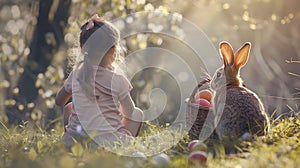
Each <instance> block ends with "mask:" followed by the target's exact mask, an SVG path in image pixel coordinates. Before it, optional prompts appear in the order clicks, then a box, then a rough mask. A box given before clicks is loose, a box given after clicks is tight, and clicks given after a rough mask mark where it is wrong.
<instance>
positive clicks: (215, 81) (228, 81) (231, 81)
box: [210, 42, 251, 90]
mask: <svg viewBox="0 0 300 168" xmlns="http://www.w3.org/2000/svg"><path fill="white" fill-rule="evenodd" d="M250 48H251V44H250V43H249V42H247V43H245V44H244V45H243V46H242V47H241V48H240V49H238V51H237V52H236V53H235V54H233V50H232V47H231V45H230V44H229V43H228V42H221V43H220V49H219V50H220V55H221V56H222V58H223V61H224V65H223V66H222V67H221V68H219V69H218V70H217V71H216V72H215V74H214V76H213V78H212V80H211V83H210V84H211V88H212V89H213V90H218V89H220V88H222V87H224V86H238V87H240V86H242V85H243V82H242V80H241V78H240V68H241V67H243V66H244V65H245V64H246V63H247V60H248V57H249V51H250Z"/></svg>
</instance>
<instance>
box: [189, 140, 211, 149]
mask: <svg viewBox="0 0 300 168" xmlns="http://www.w3.org/2000/svg"><path fill="white" fill-rule="evenodd" d="M188 150H189V151H190V152H192V151H203V152H207V146H206V145H205V144H204V143H203V142H201V141H199V140H193V141H191V142H190V143H189V145H188Z"/></svg>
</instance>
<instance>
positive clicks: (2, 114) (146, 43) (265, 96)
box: [0, 0, 300, 128]
mask: <svg viewBox="0 0 300 168" xmlns="http://www.w3.org/2000/svg"><path fill="white" fill-rule="evenodd" d="M139 11H150V12H151V11H160V12H163V13H172V14H174V15H176V17H177V18H184V19H187V20H188V21H190V22H191V23H193V24H194V25H195V26H196V27H198V28H199V29H200V30H202V31H203V32H204V33H205V34H206V36H207V38H208V39H209V40H210V41H211V42H212V44H213V47H215V48H216V50H217V49H218V44H219V42H221V41H223V40H226V41H229V42H230V43H231V44H232V46H233V48H234V49H235V50H236V49H238V48H239V47H240V46H242V44H243V43H245V42H247V41H250V42H251V43H252V50H251V54H250V58H249V60H248V64H247V65H246V66H245V67H244V68H243V69H242V72H241V75H242V77H243V79H244V80H245V84H246V86H247V87H248V88H250V89H251V90H253V91H255V92H256V93H257V94H258V95H259V97H260V98H261V99H262V101H263V103H264V104H265V107H266V110H267V112H268V113H269V114H270V115H272V114H274V117H275V116H278V115H280V114H285V113H289V112H291V111H295V112H299V110H300V109H299V100H300V63H299V61H300V48H299V45H300V1H298V0H289V1H282V0H252V1H250V0H245V1H239V0H218V1H217V0H186V1H180V0H161V1H158V0H119V1H117V0H89V1H88V0H1V2H0V32H1V34H0V68H1V70H0V121H1V122H3V123H5V124H19V123H21V122H23V121H31V122H34V123H37V124H39V125H41V126H43V127H46V128H51V127H53V125H55V124H60V123H61V113H62V112H61V109H60V108H58V107H56V106H55V104H54V98H55V94H56V92H57V91H58V89H59V88H60V87H61V86H62V85H63V83H64V79H65V78H66V77H67V76H68V74H69V72H70V71H71V68H72V65H73V64H74V61H73V60H74V56H76V54H77V53H78V35H79V30H80V29H79V28H80V26H81V25H82V24H83V23H85V21H86V20H87V18H89V17H91V16H92V15H93V14H94V13H98V14H99V15H100V16H104V17H105V18H106V19H107V20H114V19H117V18H120V17H125V16H127V15H130V14H132V13H135V12H139ZM124 24H125V27H126V24H130V21H128V20H127V22H124ZM145 24H148V26H149V24H151V22H147V23H145ZM173 24H177V23H173V22H172V20H171V21H170V23H169V24H168V26H166V25H164V24H160V23H153V24H152V27H154V28H157V29H163V28H165V29H170V31H173V27H172V26H170V25H173ZM141 26H142V25H141ZM161 26H165V27H161ZM176 26H177V27H179V28H180V24H178V25H176ZM183 33H184V32H183ZM177 41H178V40H177ZM122 42H123V44H124V46H125V47H126V49H127V51H128V53H131V52H134V51H136V50H140V49H145V48H147V47H161V48H165V49H169V50H171V51H174V52H175V53H177V54H178V55H180V56H181V57H182V58H183V59H184V60H186V61H187V62H188V61H190V62H195V63H194V64H192V63H191V64H190V66H191V67H192V70H193V72H194V73H197V71H198V70H199V76H198V77H197V81H199V80H200V79H201V78H200V77H201V75H202V69H201V68H203V67H202V66H203V64H205V65H206V69H207V72H208V73H209V74H210V75H213V73H214V70H215V69H216V68H218V67H220V66H221V65H222V64H221V63H222V62H221V59H220V57H219V56H217V55H205V56H202V58H203V60H202V61H204V62H205V60H209V61H208V62H206V63H203V62H201V60H200V61H199V60H198V61H194V60H193V58H196V57H192V56H191V55H193V54H194V55H195V53H192V52H191V51H190V49H188V47H186V46H185V47H184V46H182V44H179V43H178V42H176V40H175V42H174V40H172V39H170V38H169V37H166V36H161V35H159V34H153V33H152V34H151V33H148V34H147V33H140V34H133V35H132V36H130V37H127V38H124V39H123V41H122ZM194 42H195V43H197V37H195V38H194ZM178 46H180V47H178ZM176 48H177V50H176ZM149 59H151V57H150V58H149ZM156 61H157V62H159V60H156ZM198 65H199V67H197V66H198ZM200 72H201V73H200ZM167 81H168V82H169V83H166V82H167ZM131 82H132V85H133V86H134V90H133V91H132V96H133V98H134V100H135V102H136V103H137V106H139V107H140V108H142V109H143V110H145V109H147V108H149V106H150V103H149V96H148V94H149V92H150V91H151V90H152V89H153V88H155V87H159V88H162V89H163V90H164V91H165V92H166V95H167V96H168V97H167V103H166V107H165V111H164V113H163V114H162V115H161V116H160V117H159V118H158V119H157V120H155V121H153V122H155V123H157V124H159V125H164V124H166V123H170V122H172V121H174V118H175V117H176V115H177V113H178V111H177V109H178V108H179V106H180V96H182V95H180V93H179V92H178V85H177V84H176V81H174V79H173V78H172V76H170V74H168V73H167V72H165V71H162V70H159V69H155V68H154V69H153V68H147V69H145V70H143V71H140V72H138V73H136V74H135V76H134V77H133V78H132V80H131ZM187 89H190V90H191V92H192V90H193V88H187Z"/></svg>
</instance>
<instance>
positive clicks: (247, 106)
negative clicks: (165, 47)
mask: <svg viewBox="0 0 300 168" xmlns="http://www.w3.org/2000/svg"><path fill="white" fill-rule="evenodd" d="M249 50H250V44H249V43H246V44H245V45H244V46H243V47H242V48H240V49H239V50H238V51H237V52H236V53H235V54H233V51H232V47H231V46H230V45H229V44H228V43H226V42H223V43H221V44H220V51H221V56H222V57H223V60H224V66H223V67H221V68H220V69H218V70H217V71H216V73H215V75H214V77H213V79H212V81H211V89H212V90H213V91H214V97H213V107H214V114H215V125H216V133H217V134H218V137H219V139H221V140H222V139H224V138H225V137H236V138H239V137H241V136H242V135H243V134H244V133H246V132H248V133H251V134H256V135H263V134H264V131H265V130H267V129H264V128H266V127H268V126H269V119H268V116H267V114H266V113H265V110H264V107H263V104H262V103H261V101H260V99H259V98H258V96H257V95H256V94H255V93H254V92H252V91H250V90H249V89H247V88H246V87H244V86H243V82H242V80H241V78H240V76H239V72H240V68H241V67H242V66H244V65H245V64H246V62H247V59H248V54H249Z"/></svg>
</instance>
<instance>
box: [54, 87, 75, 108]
mask: <svg viewBox="0 0 300 168" xmlns="http://www.w3.org/2000/svg"><path fill="white" fill-rule="evenodd" d="M71 96H72V93H69V92H67V91H66V89H65V88H64V87H61V88H60V89H59V91H58V93H57V94H56V97H55V104H56V105H58V106H64V105H65V104H66V103H67V102H68V100H69V99H70V97H71Z"/></svg>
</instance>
